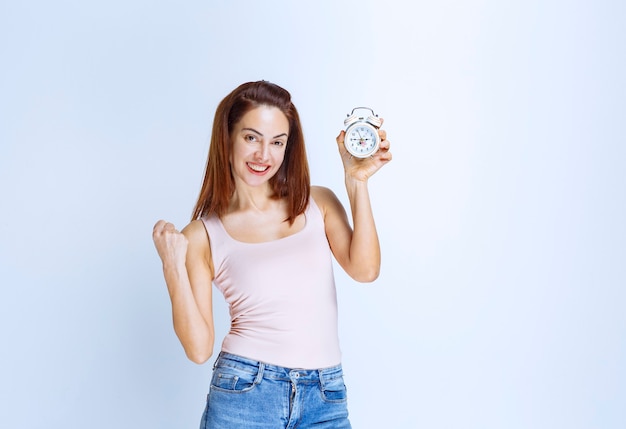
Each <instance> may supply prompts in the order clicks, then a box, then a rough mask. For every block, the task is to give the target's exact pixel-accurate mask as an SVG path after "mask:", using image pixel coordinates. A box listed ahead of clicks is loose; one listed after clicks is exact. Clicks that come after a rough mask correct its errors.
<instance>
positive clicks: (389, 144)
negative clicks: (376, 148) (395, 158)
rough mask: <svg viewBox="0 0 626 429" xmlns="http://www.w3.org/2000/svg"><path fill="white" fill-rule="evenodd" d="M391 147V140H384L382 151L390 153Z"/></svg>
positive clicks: (381, 146) (381, 143) (381, 145)
mask: <svg viewBox="0 0 626 429" xmlns="http://www.w3.org/2000/svg"><path fill="white" fill-rule="evenodd" d="M390 147H391V142H389V140H382V141H381V142H380V149H381V150H384V151H388V150H389V148H390Z"/></svg>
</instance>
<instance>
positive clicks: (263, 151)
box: [255, 143, 270, 161]
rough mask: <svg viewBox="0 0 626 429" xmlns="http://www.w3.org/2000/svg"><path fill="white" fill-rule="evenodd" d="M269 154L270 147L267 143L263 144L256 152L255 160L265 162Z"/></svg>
mask: <svg viewBox="0 0 626 429" xmlns="http://www.w3.org/2000/svg"><path fill="white" fill-rule="evenodd" d="M269 153H270V146H269V144H267V143H263V144H262V145H261V146H260V147H259V150H257V151H256V154H255V155H256V158H257V159H258V160H260V161H267V159H268V158H269Z"/></svg>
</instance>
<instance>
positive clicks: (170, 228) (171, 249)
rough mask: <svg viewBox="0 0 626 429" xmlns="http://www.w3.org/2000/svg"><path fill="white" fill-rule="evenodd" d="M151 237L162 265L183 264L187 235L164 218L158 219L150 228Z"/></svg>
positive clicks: (185, 254) (185, 255)
mask: <svg viewBox="0 0 626 429" xmlns="http://www.w3.org/2000/svg"><path fill="white" fill-rule="evenodd" d="M152 239H153V240H154V245H155V247H156V249H157V252H158V253H159V257H160V258H161V260H162V261H163V265H169V264H172V265H179V264H182V265H183V266H184V264H185V259H186V257H187V244H188V241H187V237H185V236H184V235H183V234H182V233H181V232H180V231H178V230H177V229H176V228H175V227H174V225H173V224H171V223H169V222H166V221H164V220H160V221H158V222H157V223H156V224H155V225H154V228H153V229H152Z"/></svg>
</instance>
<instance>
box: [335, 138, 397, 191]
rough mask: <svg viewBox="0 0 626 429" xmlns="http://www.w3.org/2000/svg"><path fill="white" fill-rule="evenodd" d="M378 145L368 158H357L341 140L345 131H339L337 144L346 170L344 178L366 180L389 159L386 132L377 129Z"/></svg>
mask: <svg viewBox="0 0 626 429" xmlns="http://www.w3.org/2000/svg"><path fill="white" fill-rule="evenodd" d="M378 135H379V136H380V146H379V148H378V151H376V153H374V154H373V155H372V156H370V157H368V158H357V157H354V156H352V155H351V154H350V152H348V150H347V149H346V147H345V146H344V144H343V142H344V139H345V136H346V132H345V131H343V130H342V131H341V132H340V133H339V135H338V136H337V146H338V148H339V154H340V155H341V161H342V162H343V168H344V170H345V172H346V179H354V180H358V181H362V182H365V181H367V180H368V179H369V178H370V177H372V175H373V174H374V173H376V172H377V171H378V170H380V169H381V167H382V166H383V165H385V164H387V163H388V162H389V161H391V152H390V151H389V146H390V144H389V141H388V140H387V132H386V131H385V130H382V129H379V130H378Z"/></svg>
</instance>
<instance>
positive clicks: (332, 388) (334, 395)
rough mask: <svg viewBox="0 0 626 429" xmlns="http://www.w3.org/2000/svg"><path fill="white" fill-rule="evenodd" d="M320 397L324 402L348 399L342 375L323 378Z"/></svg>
mask: <svg viewBox="0 0 626 429" xmlns="http://www.w3.org/2000/svg"><path fill="white" fill-rule="evenodd" d="M321 390H322V399H324V401H326V402H345V401H347V400H348V389H347V388H346V385H345V384H344V382H343V377H335V378H331V379H324V380H322V382H321Z"/></svg>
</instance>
